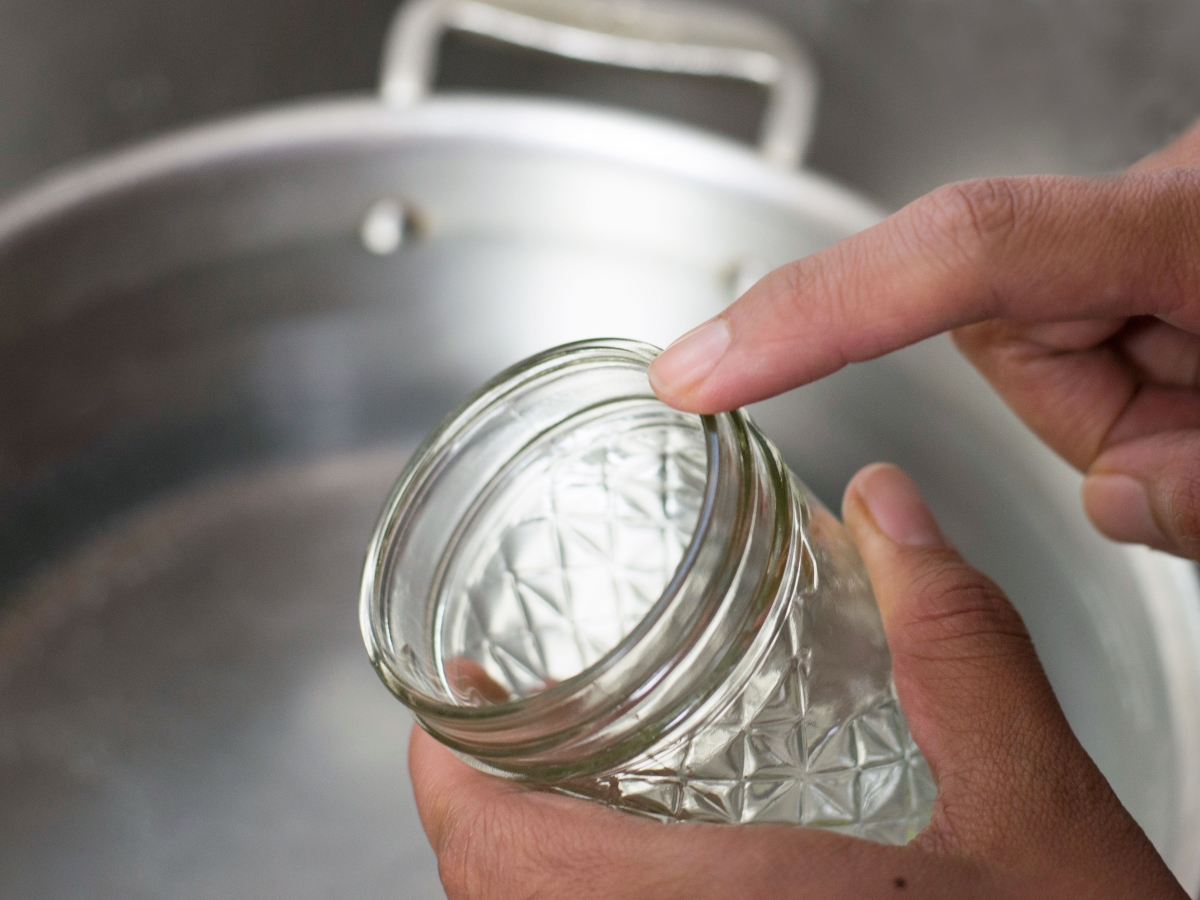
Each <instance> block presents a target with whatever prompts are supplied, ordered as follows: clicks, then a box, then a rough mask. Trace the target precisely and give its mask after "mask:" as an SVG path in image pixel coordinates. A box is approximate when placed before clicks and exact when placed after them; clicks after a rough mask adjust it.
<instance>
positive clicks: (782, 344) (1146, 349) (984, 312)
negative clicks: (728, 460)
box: [650, 126, 1200, 559]
mask: <svg viewBox="0 0 1200 900" xmlns="http://www.w3.org/2000/svg"><path fill="white" fill-rule="evenodd" d="M1198 163H1200V126H1197V127H1194V128H1193V129H1192V130H1191V131H1190V132H1189V133H1188V134H1185V135H1184V136H1183V137H1181V138H1180V139H1179V140H1178V141H1176V142H1175V143H1174V144H1172V145H1171V146H1170V147H1168V148H1167V149H1165V150H1163V151H1161V152H1160V153H1158V154H1155V155H1153V156H1150V157H1148V158H1146V159H1144V160H1142V161H1141V162H1140V163H1139V164H1138V165H1136V166H1134V167H1133V168H1132V169H1130V170H1129V171H1128V172H1126V173H1124V174H1122V175H1119V176H1116V177H1112V178H1092V179H1087V178H1065V177H1050V176H1039V177H1030V178H996V179H986V180H981V181H969V182H963V183H961V184H953V185H949V186H947V187H944V188H941V189H939V190H936V191H934V192H933V193H931V194H929V195H927V196H925V197H923V198H921V199H919V200H917V201H916V202H914V203H912V204H911V205H909V206H907V207H905V208H904V209H902V210H900V212H898V213H896V214H895V215H893V216H891V217H890V218H888V219H887V220H885V221H884V222H882V223H881V224H879V225H877V226H876V227H874V228H871V229H869V230H867V231H865V232H862V233H861V234H859V235H856V236H854V237H852V238H850V239H849V240H846V241H843V242H841V243H839V244H836V245H834V246H832V247H830V248H828V249H827V250H824V251H822V252H820V253H817V254H815V255H813V256H810V257H807V258H805V259H802V260H799V261H797V262H794V263H791V264H789V265H786V266H784V267H782V268H780V269H777V270H776V271H774V272H772V273H771V274H769V275H768V276H766V277H765V278H764V279H762V281H760V282H759V283H758V284H756V285H755V286H754V287H752V288H751V289H750V290H749V291H748V292H747V293H746V294H745V295H744V296H743V297H741V298H740V299H739V300H738V301H737V302H736V303H734V304H733V305H732V306H730V307H729V308H728V309H727V310H726V311H725V312H723V313H721V315H719V316H718V317H716V318H715V319H712V320H710V322H708V323H706V324H705V325H703V326H701V327H700V328H698V329H696V330H694V331H692V332H690V333H689V334H688V335H685V336H684V337H683V338H682V339H680V340H679V341H677V342H676V343H675V344H673V345H672V346H671V347H670V348H668V349H667V351H666V352H664V353H663V354H662V356H660V357H659V358H658V359H657V360H656V361H655V362H654V364H653V365H652V366H651V368H650V372H651V379H652V381H653V383H654V387H655V390H656V391H657V392H658V394H659V395H660V396H661V397H662V398H663V399H664V400H666V401H667V402H668V403H670V404H671V405H673V406H677V407H679V408H681V409H687V410H692V411H695V412H716V411H719V410H727V409H733V408H734V407H737V406H741V405H744V404H746V403H750V402H752V401H755V400H760V399H762V398H764V397H768V396H771V395H773V394H778V393H780V392H782V391H785V390H787V389H789V388H793V387H796V386H797V385H801V384H805V383H806V382H809V381H813V380H815V379H817V378H820V377H822V376H823V375H828V374H829V373H830V372H833V371H835V370H837V369H839V368H841V367H842V366H843V365H845V364H846V363H849V362H856V361H860V360H865V359H870V358H872V357H876V356H880V355H882V354H884V353H887V352H889V351H891V350H895V349H897V348H899V347H903V346H905V345H908V344H912V343H915V342H916V341H918V340H921V339H923V338H926V337H930V336H932V335H934V334H938V333H939V332H942V331H947V330H950V329H957V330H956V331H955V334H954V336H955V339H956V341H957V342H958V345H959V347H960V348H961V349H962V350H963V351H964V352H965V353H966V355H967V357H968V358H969V359H970V360H971V361H972V362H973V363H974V364H975V365H976V367H978V368H979V370H980V371H981V372H982V373H983V374H984V376H986V377H987V378H988V379H989V380H990V381H991V383H992V385H993V386H994V387H995V388H996V390H998V391H999V392H1000V394H1001V395H1002V396H1003V397H1004V398H1005V399H1006V400H1007V402H1008V403H1009V405H1010V406H1011V407H1012V408H1013V409H1014V410H1015V411H1016V412H1017V413H1018V415H1020V416H1021V417H1022V418H1023V419H1024V420H1025V421H1026V422H1027V423H1028V424H1029V426H1030V427H1032V428H1033V429H1034V431H1036V432H1037V433H1038V434H1039V435H1040V436H1041V437H1042V439H1043V440H1045V441H1046V442H1047V443H1048V444H1049V445H1050V446H1051V447H1053V448H1054V449H1055V450H1056V451H1057V452H1058V453H1060V454H1061V455H1062V456H1063V457H1064V458H1065V459H1066V460H1067V461H1068V462H1070V463H1072V464H1073V465H1075V466H1076V467H1078V468H1079V469H1080V470H1082V471H1084V472H1085V473H1086V475H1087V477H1086V479H1085V481H1084V488H1083V499H1084V505H1085V507H1086V509H1087V511H1088V514H1089V516H1090V517H1091V519H1092V521H1093V522H1094V523H1095V525H1096V526H1097V527H1098V528H1099V529H1100V530H1101V531H1102V532H1104V533H1105V534H1106V535H1108V536H1109V537H1111V538H1114V539H1116V540H1121V541H1131V542H1138V543H1145V544H1149V545H1151V546H1153V547H1157V548H1159V549H1162V550H1167V551H1170V552H1173V553H1178V554H1181V555H1183V556H1188V557H1190V558H1193V559H1196V558H1200V389H1198V388H1200V337H1198V336H1197V335H1200V165H1197V164H1198Z"/></svg>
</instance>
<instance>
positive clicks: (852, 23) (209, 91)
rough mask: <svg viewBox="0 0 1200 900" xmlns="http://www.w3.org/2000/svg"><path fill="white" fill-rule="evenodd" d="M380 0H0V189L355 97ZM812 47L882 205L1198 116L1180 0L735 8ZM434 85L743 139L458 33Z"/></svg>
mask: <svg viewBox="0 0 1200 900" xmlns="http://www.w3.org/2000/svg"><path fill="white" fill-rule="evenodd" d="M396 5H397V4H396V3H395V0H355V2H353V3H344V2H334V0H312V2H308V3H305V4H304V6H303V7H302V8H298V7H297V6H296V5H295V4H294V3H287V2H282V0H110V2H106V3H103V4H80V3H78V2H74V0H0V22H3V23H4V27H3V28H2V29H0V121H3V122H4V129H3V131H2V132H0V195H3V194H7V193H11V192H12V191H14V190H15V189H16V188H17V187H19V186H20V185H22V184H24V183H27V182H28V181H30V180H31V179H32V178H33V177H35V176H36V175H38V174H39V173H43V172H45V171H46V170H47V169H49V168H50V167H52V166H56V165H59V164H62V163H65V162H68V161H70V160H74V159H78V158H80V157H82V156H84V155H86V154H88V153H94V152H96V151H98V150H104V149H110V148H112V147H115V146H117V145H119V144H121V143H124V142H128V141H130V140H132V139H135V138H140V137H144V136H146V135H150V134H154V133H157V132H160V131H162V130H164V129H166V128H173V127H178V126H180V125H183V124H187V123H192V122H196V121H200V120H204V119H210V118H212V117H214V116H217V115H220V114H222V113H226V112H229V111H234V110H243V109H246V108H248V107H251V106H255V105H260V104H264V103H270V102H277V101H279V100H282V99H285V98H293V97H302V96H311V95H314V94H325V93H330V92H340V91H367V90H370V89H371V88H372V87H373V85H374V84H375V81H376V77H377V72H378V59H379V52H380V49H381V47H382V44H383V34H384V31H385V29H386V26H387V22H388V20H389V18H390V17H391V15H392V13H393V12H394V10H395V7H396ZM736 5H738V6H741V7H743V8H745V9H748V10H753V11H756V12H759V13H762V14H764V15H766V16H769V17H770V18H772V19H774V20H776V21H778V22H781V23H782V24H783V25H784V26H785V27H787V28H788V29H789V30H790V31H791V32H792V35H793V37H795V38H796V39H798V40H800V41H801V42H802V43H803V44H804V45H805V46H806V47H808V48H809V49H810V51H811V52H812V54H813V56H814V58H815V60H816V62H817V69H818V72H819V75H820V80H821V86H822V87H821V99H820V103H819V107H818V120H817V127H816V135H815V140H814V144H813V147H812V150H811V152H810V154H809V162H810V164H811V166H812V167H813V168H815V169H816V170H818V171H822V172H826V173H828V174H830V175H832V176H834V177H836V178H838V179H839V180H841V181H843V182H845V183H847V184H849V185H851V186H853V187H855V188H858V189H860V190H862V191H864V192H866V193H868V194H869V195H871V196H873V197H875V198H877V199H878V200H880V201H881V202H883V203H885V204H886V205H888V206H897V205H899V204H901V203H903V202H906V201H907V200H910V199H912V198H913V197H915V196H916V195H917V194H919V193H922V192H924V191H927V190H929V189H931V188H933V187H935V186H937V185H938V184H941V183H943V182H945V181H949V180H952V179H954V178H961V177H966V176H972V175H988V174H1011V173H1019V172H1032V171H1055V172H1074V173H1092V172H1105V171H1111V170H1113V169H1116V168H1118V167H1121V166H1124V165H1127V164H1129V163H1130V162H1132V161H1133V160H1135V159H1137V158H1138V157H1139V156H1141V155H1143V154H1145V153H1147V152H1149V151H1150V150H1153V149H1155V148H1156V147H1158V146H1160V145H1161V144H1162V143H1163V142H1164V141H1166V140H1167V139H1169V138H1170V137H1171V136H1172V135H1174V134H1177V133H1178V132H1179V131H1180V130H1182V128H1183V127H1184V126H1185V125H1186V124H1187V123H1188V122H1190V121H1191V120H1193V119H1195V118H1196V117H1197V116H1200V96H1198V95H1197V92H1196V90H1195V85H1196V83H1197V82H1198V81H1200V57H1198V56H1197V54H1196V53H1195V52H1194V48H1195V46H1196V44H1197V42H1198V41H1200V6H1197V4H1195V3H1194V2H1191V0H1060V2H1055V3H1005V2H996V0H854V2H850V0H741V2H738V3H736ZM441 84H442V85H443V86H444V87H451V88H467V89H472V90H478V89H481V88H486V89H489V90H500V91H513V90H517V91H521V92H538V93H548V94H553V95H558V96H568V97H573V98H590V99H592V100H595V101H597V102H606V103H615V104H617V105H623V106H635V107H639V108H644V109H647V110H650V111H652V112H656V113H659V114H662V115H666V116H675V117H679V118H682V119H684V120H686V121H694V122H701V123H704V124H706V125H708V126H709V127H714V128H717V129H719V130H724V131H727V132H729V133H732V134H735V135H740V136H742V137H743V138H744V139H745V140H747V141H751V140H753V136H754V130H755V128H756V126H757V121H758V115H759V113H760V111H761V107H758V108H755V107H754V103H755V96H754V95H753V94H752V93H751V94H747V93H746V92H744V91H739V90H734V89H733V87H732V86H729V85H725V86H718V87H717V88H716V89H714V88H713V87H712V86H708V85H706V86H704V87H701V88H698V89H697V88H695V87H693V86H691V84H690V81H689V80H688V79H682V80H681V79H677V78H670V77H666V76H662V77H651V76H647V77H645V78H630V77H629V76H628V74H627V73H620V76H619V77H613V76H611V75H610V74H607V73H605V71H604V70H603V69H602V67H591V68H589V67H579V66H574V65H571V64H569V63H566V62H563V61H556V60H552V59H542V58H540V57H537V56H532V55H529V54H525V55H522V54H520V53H512V54H509V53H506V52H504V51H503V49H502V48H495V47H486V46H481V45H479V44H477V43H472V42H470V41H453V42H451V43H450V44H449V45H448V46H447V48H446V55H445V60H444V64H443V66H442V70H441Z"/></svg>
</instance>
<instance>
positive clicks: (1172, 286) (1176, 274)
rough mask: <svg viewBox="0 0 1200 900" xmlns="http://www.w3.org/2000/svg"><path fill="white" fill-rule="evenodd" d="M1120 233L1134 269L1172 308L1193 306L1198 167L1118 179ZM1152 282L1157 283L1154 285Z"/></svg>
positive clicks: (1199, 278) (1199, 245) (1198, 268)
mask: <svg viewBox="0 0 1200 900" xmlns="http://www.w3.org/2000/svg"><path fill="white" fill-rule="evenodd" d="M1120 183H1121V184H1122V185H1123V187H1124V188H1125V190H1126V197H1127V200H1128V202H1127V204H1126V217H1127V219H1126V222H1125V227H1124V231H1125V235H1126V241H1127V242H1128V244H1129V246H1128V247H1127V248H1126V252H1127V253H1128V254H1129V256H1130V258H1131V259H1134V260H1139V261H1140V265H1138V266H1137V269H1136V271H1137V272H1139V273H1141V275H1142V277H1143V278H1145V279H1146V280H1147V282H1149V283H1148V284H1147V285H1146V286H1145V288H1148V289H1149V290H1150V291H1151V292H1152V293H1153V294H1154V295H1155V296H1158V297H1161V298H1163V301H1164V311H1169V310H1170V309H1171V308H1172V306H1173V305H1178V304H1186V305H1189V306H1191V305H1194V303H1195V296H1196V293H1197V291H1200V263H1198V260H1200V168H1173V169H1166V170H1163V171H1159V172H1154V173H1137V174H1132V175H1126V176H1123V177H1122V178H1121V179H1120ZM1155 282H1157V283H1155Z"/></svg>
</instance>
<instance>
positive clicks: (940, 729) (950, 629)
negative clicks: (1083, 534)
mask: <svg viewBox="0 0 1200 900" xmlns="http://www.w3.org/2000/svg"><path fill="white" fill-rule="evenodd" d="M843 516H844V518H845V521H846V525H847V526H848V527H849V528H850V531H851V533H852V534H853V536H854V539H855V541H856V543H857V544H858V547H859V549H860V551H861V552H862V555H863V559H864V561H865V563H866V565H867V569H868V572H869V574H870V576H871V581H872V583H873V585H874V587H875V594H876V597H877V599H878V601H879V608H880V612H881V614H882V616H883V623H884V629H885V631H886V633H887V638H888V644H889V646H890V648H891V652H892V660H893V668H894V672H895V678H896V689H897V691H898V693H899V697H900V701H901V704H902V705H903V707H904V710H905V713H906V715H907V718H908V723H909V727H910V728H911V730H912V734H913V736H914V738H915V739H916V741H917V743H918V745H919V746H920V747H921V750H922V751H923V753H924V754H925V757H926V759H927V760H928V762H929V764H930V768H931V769H932V771H933V774H934V778H935V779H936V781H937V784H938V796H937V801H936V804H935V807H934V813H933V819H932V822H931V824H930V825H929V827H928V828H926V829H925V830H924V831H923V832H921V834H920V835H918V836H917V838H916V839H915V840H913V841H912V842H911V843H910V844H909V845H908V846H906V847H891V846H884V845H880V844H872V843H868V842H866V841H862V840H858V839H856V838H850V837H845V836H842V835H838V834H834V833H831V832H827V831H818V830H814V829H809V828H798V827H794V826H780V825H747V826H731V825H697V824H679V825H662V824H659V823H657V822H653V821H649V820H646V819H640V818H636V817H634V816H630V815H627V814H625V813H619V812H614V811H613V810H610V809H607V808H605V807H602V806H600V805H598V804H595V803H591V802H587V801H583V800H575V799H572V798H568V797H564V796H559V795H555V794H550V793H545V792H540V791H536V790H531V789H529V788H527V787H523V786H521V785H519V784H517V783H515V782H510V781H503V780H500V779H497V778H493V777H491V776H489V775H485V774H482V773H480V772H477V771H476V770H474V769H472V768H470V767H469V766H467V765H466V764H465V763H463V762H461V761H460V760H458V759H457V758H456V757H455V756H454V755H453V754H451V753H450V752H449V751H448V750H446V749H445V748H444V747H442V746H441V745H440V744H438V743H437V742H436V741H434V740H433V738H431V737H429V736H428V735H427V734H426V733H425V732H424V731H422V730H421V729H419V728H416V729H414V730H413V736H412V742H411V746H410V750H409V766H410V769H411V771H412V778H413V784H414V786H415V790H416V797H417V805H418V808H419V809H420V813H421V820H422V822H423V823H424V825H425V830H426V833H427V834H428V835H429V839H430V841H431V842H432V844H433V846H434V849H435V850H436V851H437V854H438V863H439V866H440V871H441V875H442V879H443V883H444V884H445V887H446V891H447V894H448V895H449V897H450V898H451V900H464V898H487V900H505V898H515V897H520V898H527V900H528V898H557V897H563V898H572V900H587V898H604V900H621V898H639V900H643V898H655V900H657V898H664V900H666V898H675V897H678V898H688V900H705V898H709V897H711V898H721V900H725V898H729V897H738V898H741V897H756V898H758V897H761V898H770V900H785V898H805V900H826V898H842V897H845V898H854V900H870V898H880V897H888V898H900V897H913V898H922V900H924V898H935V897H946V898H951V897H952V898H963V897H971V898H979V900H987V898H1010V897H1011V898H1016V897H1020V898H1035V900H1036V898H1061V897H1071V898H1087V897H1105V898H1120V897H1129V898H1133V897H1137V898H1141V900H1158V898H1168V897H1169V898H1184V897H1186V895H1185V894H1184V892H1183V890H1182V888H1180V886H1179V885H1178V883H1177V882H1176V881H1175V880H1174V878H1173V877H1172V876H1171V874H1170V872H1169V871H1168V870H1167V868H1166V866H1165V865H1164V864H1163V862H1162V860H1161V859H1160V858H1159V857H1158V855H1157V854H1156V853H1155V851H1154V849H1153V847H1152V846H1151V845H1150V843H1149V841H1148V840H1147V839H1146V837H1145V835H1144V834H1143V833H1142V831H1141V829H1140V828H1138V826H1137V825H1136V823H1134V821H1133V819H1132V818H1131V817H1130V816H1129V814H1128V813H1127V812H1126V811H1125V810H1124V809H1123V808H1122V806H1121V804H1120V803H1119V802H1118V800H1117V798H1116V797H1115V795H1114V794H1113V793H1112V790H1111V789H1110V788H1109V786H1108V783H1107V782H1106V781H1105V780H1104V777H1103V776H1102V775H1101V774H1100V772H1099V770H1098V769H1097V768H1096V767H1095V765H1094V764H1093V763H1092V761H1091V759H1090V758H1089V757H1088V756H1087V753H1086V752H1085V751H1084V750H1083V748H1082V747H1081V746H1080V745H1079V742H1078V741H1077V740H1076V738H1075V736H1074V734H1072V732H1071V730H1070V728H1069V726H1068V725H1067V722H1066V719H1065V718H1064V717H1063V714H1062V711H1061V709H1060V708H1059V706H1058V703H1057V701H1056V700H1055V698H1054V694H1053V692H1052V690H1051V688H1050V684H1049V682H1048V681H1047V680H1046V676H1045V674H1044V673H1043V672H1042V669H1041V666H1040V664H1039V663H1038V660H1037V656H1036V655H1035V653H1034V649H1033V645H1032V644H1031V642H1030V640H1029V636H1028V634H1027V632H1026V631H1025V628H1024V626H1023V625H1022V623H1021V620H1020V617H1019V616H1018V615H1017V613H1016V611H1015V610H1014V609H1013V607H1012V606H1011V605H1010V604H1009V602H1008V600H1007V599H1006V598H1005V597H1004V595H1003V594H1002V593H1001V592H1000V590H999V589H998V588H997V587H996V586H995V585H994V584H992V582H990V581H989V580H988V579H987V578H986V577H985V576H983V575H982V574H980V573H979V572H977V571H975V570H974V569H972V568H970V567H969V566H968V565H967V564H966V563H965V562H964V561H963V559H962V558H961V557H960V556H959V555H958V553H957V552H956V551H955V550H954V549H953V548H952V547H951V546H949V545H948V544H947V543H946V541H945V538H944V537H943V536H942V534H941V531H940V530H939V529H938V526H937V524H936V523H935V522H934V520H933V518H932V516H931V515H930V513H929V511H928V510H927V509H926V507H925V505H924V503H923V502H922V501H921V499H920V497H919V495H918V494H917V492H916V488H915V487H914V486H913V484H912V482H911V481H909V480H908V478H907V477H906V476H905V475H904V474H903V473H902V472H900V470H899V469H896V468H895V467H893V466H886V465H876V466H870V467H868V468H866V469H864V470H863V471H862V472H860V473H859V474H858V475H857V476H855V478H854V480H853V481H851V483H850V485H849V486H848V487H847V489H846V497H845V500H844V501H843Z"/></svg>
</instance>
